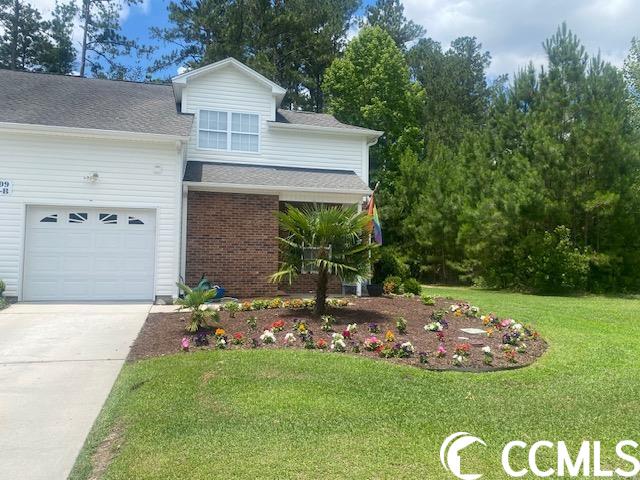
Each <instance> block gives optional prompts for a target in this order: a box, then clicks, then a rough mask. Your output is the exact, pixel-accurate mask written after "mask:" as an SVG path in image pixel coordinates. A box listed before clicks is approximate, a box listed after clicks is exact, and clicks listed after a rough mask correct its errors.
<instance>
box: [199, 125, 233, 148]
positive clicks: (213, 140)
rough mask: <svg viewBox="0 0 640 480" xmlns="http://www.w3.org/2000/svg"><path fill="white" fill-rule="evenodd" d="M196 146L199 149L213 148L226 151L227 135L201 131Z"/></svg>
mask: <svg viewBox="0 0 640 480" xmlns="http://www.w3.org/2000/svg"><path fill="white" fill-rule="evenodd" d="M198 146H199V147H200V148H215V149H218V150H226V149H227V134H226V133H218V132H208V131H206V130H201V131H200V133H199V135H198Z"/></svg>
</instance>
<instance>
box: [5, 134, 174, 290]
mask: <svg viewBox="0 0 640 480" xmlns="http://www.w3.org/2000/svg"><path fill="white" fill-rule="evenodd" d="M0 152H1V153H0V164H1V165H2V169H1V170H2V178H6V179H8V180H11V181H12V184H13V191H12V193H11V195H6V196H2V197H0V225H2V228H0V279H3V280H4V281H5V282H6V283H7V290H6V295H10V296H16V295H18V293H19V290H20V288H19V284H20V281H21V275H22V257H23V253H22V249H23V244H24V237H25V235H24V233H25V230H26V226H25V215H26V210H27V206H28V205H51V206H57V207H65V206H69V207H83V206H84V207H93V208H95V207H109V208H107V209H106V210H105V212H106V213H109V211H110V210H111V209H120V210H122V209H146V210H151V211H154V212H155V215H156V217H155V218H156V220H155V229H156V233H155V237H154V242H155V245H149V248H154V247H155V261H154V262H155V263H154V269H155V271H154V285H155V287H154V290H155V292H154V293H155V295H175V294H176V293H177V291H176V286H175V282H176V280H177V277H178V272H179V246H180V233H179V232H180V222H181V219H180V200H181V195H182V186H181V178H180V176H181V173H182V171H181V158H179V154H178V151H177V149H176V144H175V143H174V142H171V143H158V142H140V141H123V140H115V139H113V140H104V139H98V138H86V139H83V138H77V137H71V136H56V135H38V134H15V133H11V134H6V133H0ZM93 173H98V175H99V177H98V180H97V181H96V182H95V183H91V182H89V181H87V180H86V177H88V176H91V175H92V174H93ZM80 213H84V211H82V212H80Z"/></svg>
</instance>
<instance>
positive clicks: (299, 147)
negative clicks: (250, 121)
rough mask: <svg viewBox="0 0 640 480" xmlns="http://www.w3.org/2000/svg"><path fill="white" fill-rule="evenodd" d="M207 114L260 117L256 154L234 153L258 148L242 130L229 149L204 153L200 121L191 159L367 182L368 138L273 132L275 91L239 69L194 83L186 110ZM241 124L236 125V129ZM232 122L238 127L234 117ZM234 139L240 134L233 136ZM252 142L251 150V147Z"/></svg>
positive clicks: (187, 91)
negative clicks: (330, 173)
mask: <svg viewBox="0 0 640 480" xmlns="http://www.w3.org/2000/svg"><path fill="white" fill-rule="evenodd" d="M203 110H207V111H214V112H233V113H237V114H243V113H245V114H256V115H259V124H258V135H259V140H258V142H259V145H258V149H257V152H256V151H253V152H239V151H234V144H233V142H236V144H235V146H238V144H241V143H242V142H245V144H244V145H241V146H242V147H243V148H245V147H251V148H255V142H256V140H255V137H253V140H249V139H244V137H241V135H243V134H244V130H242V119H240V126H241V129H240V131H239V130H236V129H235V128H232V127H233V125H231V126H230V129H231V131H233V132H236V133H237V134H238V135H237V139H236V140H233V139H231V140H230V145H229V149H228V150H214V149H208V148H200V147H199V144H198V140H196V139H197V138H198V133H199V122H194V125H193V130H192V140H191V141H190V142H189V144H188V146H187V160H195V161H203V162H207V161H211V162H225V163H244V164H253V165H275V166H282V167H301V168H319V169H329V170H348V171H353V172H355V173H356V174H357V175H360V177H361V178H362V179H363V180H364V181H365V183H368V180H369V179H368V171H367V168H366V165H367V164H368V161H369V158H368V151H369V149H368V147H367V146H366V145H367V140H366V138H365V137H364V136H363V137H359V136H350V135H349V136H348V135H340V134H335V133H328V132H319V131H300V130H276V129H272V128H269V123H268V122H269V121H273V120H275V111H276V101H275V99H274V97H273V96H272V94H271V89H270V88H267V87H265V86H264V85H263V84H261V83H259V82H257V81H255V79H253V78H250V77H249V76H247V75H246V74H244V73H242V72H240V71H238V70H236V69H235V68H234V67H231V66H229V67H226V68H224V69H221V70H218V71H215V72H212V73H210V74H207V75H202V76H201V77H198V78H194V79H193V80H189V81H188V83H187V85H186V86H185V89H184V92H183V103H182V111H183V112H185V113H193V114H195V115H196V116H197V115H199V112H201V111H203ZM237 122H238V120H236V124H237ZM230 123H232V124H233V123H234V121H233V118H232V119H231V121H230ZM232 135H233V136H234V137H235V134H234V133H232ZM249 142H253V146H252V145H247V144H248V143H249Z"/></svg>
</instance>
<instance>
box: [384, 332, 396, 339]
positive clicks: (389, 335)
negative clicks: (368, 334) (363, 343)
mask: <svg viewBox="0 0 640 480" xmlns="http://www.w3.org/2000/svg"><path fill="white" fill-rule="evenodd" d="M384 339H385V340H386V341H387V342H393V341H394V340H395V339H396V336H395V335H394V334H393V332H392V331H391V330H387V333H385V334H384Z"/></svg>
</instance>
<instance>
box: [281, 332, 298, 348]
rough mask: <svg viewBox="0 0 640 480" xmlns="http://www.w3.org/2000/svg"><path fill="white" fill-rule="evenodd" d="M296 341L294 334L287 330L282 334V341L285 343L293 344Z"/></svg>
mask: <svg viewBox="0 0 640 480" xmlns="http://www.w3.org/2000/svg"><path fill="white" fill-rule="evenodd" d="M295 341H296V336H295V335H294V334H293V333H291V332H289V333H287V334H286V335H285V336H284V343H286V344H287V345H293V344H294V343H295Z"/></svg>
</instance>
